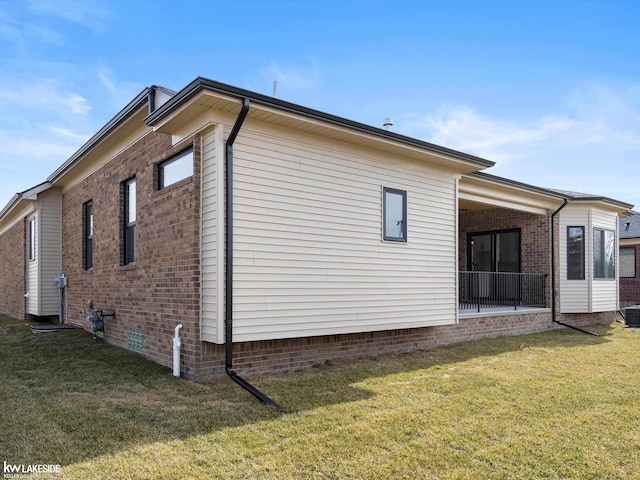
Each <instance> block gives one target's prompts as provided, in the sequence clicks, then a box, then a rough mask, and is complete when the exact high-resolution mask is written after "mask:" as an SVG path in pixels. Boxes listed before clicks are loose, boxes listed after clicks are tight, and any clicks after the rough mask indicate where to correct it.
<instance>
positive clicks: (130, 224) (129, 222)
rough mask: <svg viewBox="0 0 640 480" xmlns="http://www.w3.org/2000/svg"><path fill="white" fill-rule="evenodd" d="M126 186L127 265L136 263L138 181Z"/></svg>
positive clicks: (124, 243)
mask: <svg viewBox="0 0 640 480" xmlns="http://www.w3.org/2000/svg"><path fill="white" fill-rule="evenodd" d="M123 186H124V198H123V200H124V202H123V203H124V211H123V218H124V224H123V245H124V252H123V253H124V254H123V260H124V262H123V263H124V264H125V265H129V264H130V263H134V262H135V261H136V179H135V177H134V178H130V179H129V180H127V181H126V182H124V184H123Z"/></svg>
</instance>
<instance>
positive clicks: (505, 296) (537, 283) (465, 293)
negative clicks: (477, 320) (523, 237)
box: [458, 272, 547, 312]
mask: <svg viewBox="0 0 640 480" xmlns="http://www.w3.org/2000/svg"><path fill="white" fill-rule="evenodd" d="M458 273H459V287H458V288H459V301H460V306H459V308H460V310H475V311H478V312H480V311H481V310H482V309H483V308H484V309H488V308H505V307H508V308H513V309H514V310H517V309H518V308H523V307H538V308H545V307H546V306H547V299H546V295H547V291H546V278H547V275H546V274H544V273H506V272H458Z"/></svg>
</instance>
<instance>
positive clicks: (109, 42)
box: [0, 0, 640, 209]
mask: <svg viewBox="0 0 640 480" xmlns="http://www.w3.org/2000/svg"><path fill="white" fill-rule="evenodd" d="M198 76H203V77H207V78H211V79H214V80H218V81H221V82H225V83H229V84H231V85H235V86H238V87H243V88H247V89H250V90H253V91H256V92H260V93H265V94H271V93H272V88H273V81H274V80H277V81H278V96H279V97H280V98H282V99H284V100H288V101H291V102H295V103H299V104H301V105H304V106H307V107H312V108H316V109H319V110H322V111H325V112H328V113H331V114H334V115H339V116H343V117H347V118H349V119H352V120H357V121H360V122H363V123H367V124H370V125H375V126H381V125H382V120H383V118H385V117H392V118H393V120H394V126H393V130H394V131H396V132H398V133H402V134H406V135H410V136H414V137H417V138H420V139H423V140H427V141H430V142H433V143H436V144H439V145H443V146H446V147H450V148H454V149H458V150H461V151H464V152H467V153H472V154H475V155H478V156H481V157H484V158H487V159H489V160H493V161H495V162H497V165H496V167H494V168H492V169H490V170H489V172H490V173H493V174H495V175H501V176H505V177H507V178H511V179H514V180H518V181H522V182H525V183H530V184H533V185H537V186H541V187H549V188H560V189H565V190H575V191H580V192H586V193H594V194H598V195H603V196H608V197H612V198H615V199H618V200H622V201H625V202H628V203H632V204H635V205H636V206H637V209H640V2H638V1H633V0H628V1H615V0H611V1H588V0H587V1H550V0H548V1H523V0H512V1H488V0H487V1H485V0H472V1H462V0H452V1H430V0H423V1H402V0H396V1H376V0H368V1H356V0H352V1H346V0H344V1H329V0H327V1H320V0H317V1H304V0H301V1H294V0H290V1H277V2H272V1H266V0H264V1H260V0H254V1H235V2H230V1H204V0H200V1H188V0H187V1H155V2H151V1H142V0H138V1H136V0H129V1H125V0H119V1H118V0H116V1H98V0H96V1H75V0H68V1H67V0H48V1H19V0H0V208H1V207H2V206H4V205H5V204H6V202H7V201H8V200H9V199H10V198H11V197H12V195H13V194H14V193H16V192H19V191H23V190H26V189H28V188H30V187H32V186H34V185H37V184H38V183H41V182H42V181H44V180H45V179H46V178H47V177H48V176H49V175H50V174H51V173H52V172H53V171H54V170H55V169H56V168H57V167H58V166H59V165H60V164H62V163H63V162H64V161H65V160H66V159H67V158H68V157H69V156H71V155H72V154H73V153H74V152H75V151H76V150H77V149H78V148H79V147H80V146H81V145H82V144H83V143H84V142H85V141H86V140H87V139H88V138H89V137H90V136H91V135H93V134H94V133H95V132H96V131H97V130H98V129H99V128H100V127H102V126H103V125H104V124H105V123H106V122H107V121H108V120H109V119H111V118H112V117H113V116H114V115H115V114H116V113H117V112H118V111H119V110H120V109H121V108H122V107H124V106H125V105H126V104H127V103H128V102H129V101H130V100H131V99H132V98H133V97H134V96H135V95H137V94H138V93H139V92H140V91H141V90H142V89H143V88H144V87H146V86H150V85H162V86H165V87H167V88H171V89H174V90H179V89H181V88H182V87H184V86H185V85H186V84H187V83H189V82H190V81H191V80H193V79H194V78H196V77H198Z"/></svg>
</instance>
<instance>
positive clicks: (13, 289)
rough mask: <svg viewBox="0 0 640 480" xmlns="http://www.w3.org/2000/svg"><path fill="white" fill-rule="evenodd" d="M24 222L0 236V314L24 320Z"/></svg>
mask: <svg viewBox="0 0 640 480" xmlns="http://www.w3.org/2000/svg"><path fill="white" fill-rule="evenodd" d="M25 235H26V234H25V222H24V221H21V222H18V223H17V224H16V225H14V226H13V227H11V228H10V229H9V230H7V231H6V232H5V233H3V234H2V235H0V258H1V259H2V261H0V313H3V314H5V315H8V316H10V317H13V318H17V319H24V318H25V312H26V308H25V299H24V292H25V249H26V247H25V239H26V237H25Z"/></svg>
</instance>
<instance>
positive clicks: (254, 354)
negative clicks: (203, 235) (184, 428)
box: [191, 311, 615, 381]
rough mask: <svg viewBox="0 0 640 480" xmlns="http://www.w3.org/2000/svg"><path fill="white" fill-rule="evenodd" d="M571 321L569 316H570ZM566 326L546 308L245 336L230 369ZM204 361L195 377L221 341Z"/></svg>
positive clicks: (214, 362) (281, 366)
mask: <svg viewBox="0 0 640 480" xmlns="http://www.w3.org/2000/svg"><path fill="white" fill-rule="evenodd" d="M571 317H572V318H571V319H565V320H570V321H572V322H573V323H572V324H573V325H576V326H586V325H593V324H597V323H602V324H609V323H611V322H612V321H614V320H615V316H614V314H613V312H607V313H604V314H598V315H583V316H580V315H572V316H571ZM568 323H570V322H568ZM554 328H564V327H560V326H559V325H556V324H553V323H551V314H550V313H549V311H540V312H527V313H518V314H512V313H508V314H501V315H494V316H487V317H467V318H462V319H461V320H460V322H459V323H458V324H457V325H447V326H440V327H427V328H419V329H405V330H390V331H383V332H368V333H360V334H348V335H327V336H321V337H307V338H296V339H287V340H269V341H262V342H247V343H241V344H236V345H234V354H233V358H234V360H233V362H234V369H235V370H236V371H237V372H238V373H240V374H255V373H264V372H286V371H291V370H300V369H305V368H310V367H313V366H319V365H323V364H327V363H331V362H332V361H346V360H355V359H359V358H375V357H378V356H380V355H385V354H393V353H404V352H411V351H417V350H428V349H431V348H435V347H439V346H443V345H450V344H453V343H458V342H465V341H470V340H478V339H482V338H493V337H500V336H507V335H521V334H527V333H535V332H541V331H546V330H550V329H554ZM203 355H204V360H205V361H204V362H203V363H202V368H201V370H200V372H199V374H198V375H196V376H191V378H194V379H196V380H200V381H202V380H208V379H212V378H215V377H216V376H220V375H223V374H224V347H223V346H221V345H211V344H206V346H205V348H204V351H203Z"/></svg>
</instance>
